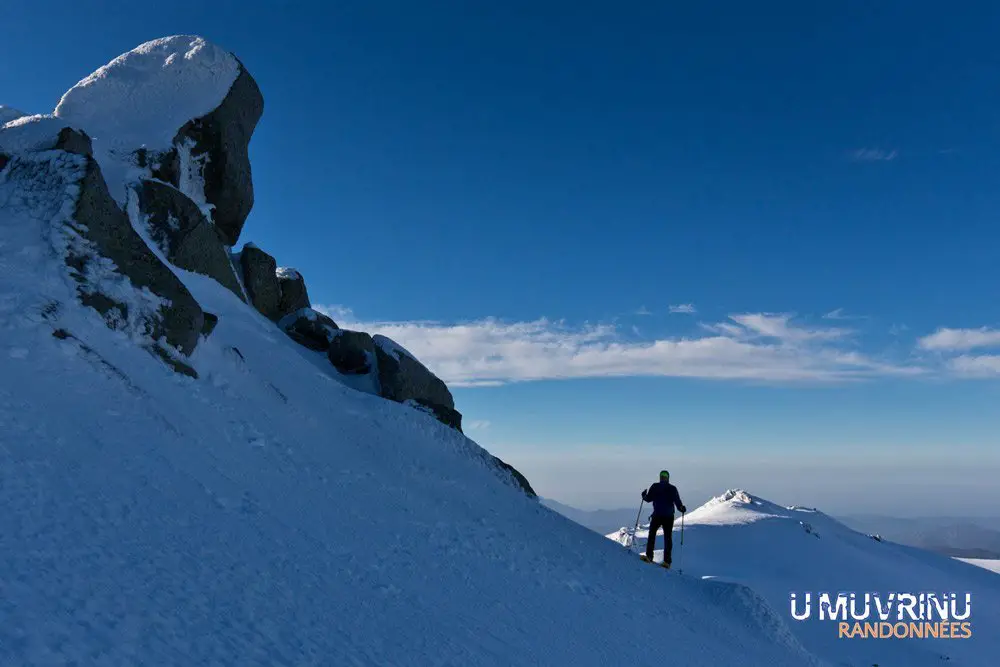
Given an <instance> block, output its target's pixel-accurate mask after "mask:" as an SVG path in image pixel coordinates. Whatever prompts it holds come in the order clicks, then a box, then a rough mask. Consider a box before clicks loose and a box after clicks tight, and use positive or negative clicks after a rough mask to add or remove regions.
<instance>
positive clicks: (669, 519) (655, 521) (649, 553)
mask: <svg viewBox="0 0 1000 667" xmlns="http://www.w3.org/2000/svg"><path fill="white" fill-rule="evenodd" d="M660 528H662V529H663V562H664V563H667V564H668V565H669V564H670V563H671V562H672V561H671V559H670V552H671V551H673V550H674V515H673V514H671V515H670V516H657V515H656V514H654V515H653V516H651V517H650V518H649V537H647V538H646V558H648V559H649V560H653V548H654V547H655V546H656V531H658V530H659V529H660Z"/></svg>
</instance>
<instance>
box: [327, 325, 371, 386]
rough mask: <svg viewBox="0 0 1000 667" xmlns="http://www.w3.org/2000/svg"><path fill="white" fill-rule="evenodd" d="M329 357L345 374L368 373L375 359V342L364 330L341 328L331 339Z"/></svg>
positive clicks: (334, 365) (335, 366)
mask: <svg viewBox="0 0 1000 667" xmlns="http://www.w3.org/2000/svg"><path fill="white" fill-rule="evenodd" d="M326 356H327V358H328V359H329V360H330V363H331V364H333V367H334V368H336V369H337V370H338V371H339V372H341V373H343V374H345V375H367V374H368V373H370V372H372V370H373V369H372V366H373V364H374V360H375V343H374V341H373V340H372V337H371V336H369V335H368V334H366V333H364V332H363V331H349V330H347V329H341V330H340V331H339V332H338V333H337V335H336V336H335V337H334V338H333V339H332V340H331V341H330V348H329V349H328V350H327V354H326Z"/></svg>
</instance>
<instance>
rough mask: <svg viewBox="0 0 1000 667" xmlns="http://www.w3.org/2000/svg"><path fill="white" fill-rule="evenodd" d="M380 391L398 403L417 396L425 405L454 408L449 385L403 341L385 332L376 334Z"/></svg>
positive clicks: (383, 395)
mask: <svg viewBox="0 0 1000 667" xmlns="http://www.w3.org/2000/svg"><path fill="white" fill-rule="evenodd" d="M372 339H373V340H374V342H375V355H376V358H377V360H378V362H377V366H378V383H379V387H380V394H381V395H382V397H383V398H388V399H389V400H391V401H396V402H397V403H405V402H406V401H408V400H414V401H417V402H418V403H421V404H423V405H427V406H432V405H440V406H443V407H446V408H449V409H451V410H454V409H455V400H454V399H453V398H452V396H451V392H450V391H448V386H447V385H446V384H445V383H444V382H443V381H442V380H441V379H440V378H439V377H438V376H436V375H434V374H433V373H431V372H430V371H429V370H428V369H427V367H426V366H424V365H423V364H421V363H420V362H419V361H417V359H416V357H414V356H413V355H412V354H410V353H409V352H408V351H407V350H406V349H404V348H403V347H402V346H401V345H399V344H398V343H396V342H395V341H393V340H392V339H391V338H387V337H385V336H380V335H375V336H373V337H372Z"/></svg>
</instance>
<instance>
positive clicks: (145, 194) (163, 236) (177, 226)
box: [136, 181, 243, 300]
mask: <svg viewBox="0 0 1000 667" xmlns="http://www.w3.org/2000/svg"><path fill="white" fill-rule="evenodd" d="M136 192H137V194H138V195H139V211H140V212H141V213H142V214H143V215H145V216H146V217H147V219H148V221H149V231H150V235H151V236H152V238H153V240H154V241H155V242H156V244H157V245H158V246H159V247H160V250H161V251H162V252H163V254H164V255H165V256H166V258H167V259H168V260H169V261H170V263H171V264H173V265H174V266H177V267H180V268H182V269H186V270H188V271H193V272H195V273H200V274H202V275H205V276H209V277H210V278H214V279H215V281H216V282H218V283H219V284H220V285H222V286H223V287H225V288H226V289H228V290H229V291H231V292H232V293H233V294H235V295H236V296H238V297H239V298H240V300H242V299H243V290H242V289H240V284H239V281H237V279H236V274H235V273H234V272H233V266H232V264H231V263H230V261H229V255H228V254H227V252H226V249H225V247H224V246H223V245H222V241H221V240H220V239H219V237H218V235H217V234H216V233H215V229H214V228H213V227H212V223H210V222H209V221H208V219H207V218H206V217H205V216H204V214H202V212H201V210H200V209H199V208H198V206H197V205H196V204H195V203H194V202H193V201H191V200H190V199H188V197H187V196H186V195H184V193H182V192H181V191H180V190H177V189H176V188H174V187H172V186H170V185H167V184H165V183H159V182H157V181H142V183H141V184H140V185H139V187H138V188H136Z"/></svg>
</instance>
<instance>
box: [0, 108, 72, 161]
mask: <svg viewBox="0 0 1000 667" xmlns="http://www.w3.org/2000/svg"><path fill="white" fill-rule="evenodd" d="M66 127H68V125H67V123H66V121H64V120H61V119H59V118H55V117H53V116H41V115H36V116H21V117H20V118H17V119H15V120H12V121H10V122H8V123H6V124H2V123H0V152H4V153H8V154H12V153H23V152H30V151H40V150H47V149H50V148H53V147H54V146H55V145H56V140H57V139H58V137H59V132H60V130H62V129H64V128H66Z"/></svg>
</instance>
